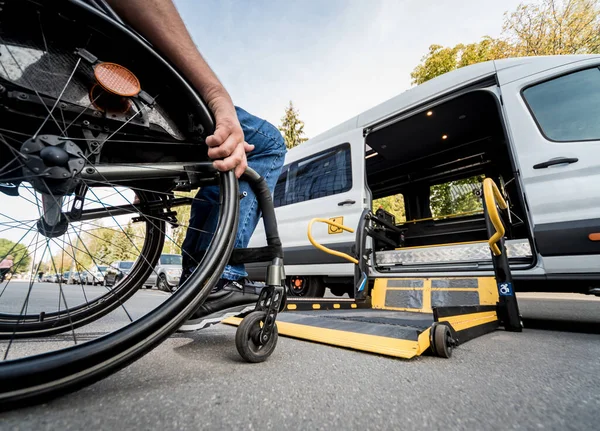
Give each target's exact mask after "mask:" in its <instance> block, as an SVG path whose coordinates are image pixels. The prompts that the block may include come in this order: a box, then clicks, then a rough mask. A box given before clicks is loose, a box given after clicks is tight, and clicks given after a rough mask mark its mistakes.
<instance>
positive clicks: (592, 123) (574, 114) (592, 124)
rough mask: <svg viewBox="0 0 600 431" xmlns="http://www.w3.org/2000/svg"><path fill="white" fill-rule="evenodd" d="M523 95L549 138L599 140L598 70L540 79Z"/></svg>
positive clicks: (599, 82)
mask: <svg viewBox="0 0 600 431" xmlns="http://www.w3.org/2000/svg"><path fill="white" fill-rule="evenodd" d="M523 95H524V96H525V100H527V103H528V104H529V107H530V108H531V110H532V111H533V114H534V116H535V118H536V120H537V122H538V124H539V125H540V128H541V129H542V132H543V133H544V134H545V135H546V136H547V137H548V138H549V139H551V140H553V141H584V140H593V139H600V121H599V120H600V69H598V68H594V69H586V70H582V71H580V72H575V73H571V74H569V75H565V76H561V77H560V78H556V79H553V80H551V81H546V82H543V83H541V84H538V85H535V86H533V87H530V88H528V89H526V90H525V91H523Z"/></svg>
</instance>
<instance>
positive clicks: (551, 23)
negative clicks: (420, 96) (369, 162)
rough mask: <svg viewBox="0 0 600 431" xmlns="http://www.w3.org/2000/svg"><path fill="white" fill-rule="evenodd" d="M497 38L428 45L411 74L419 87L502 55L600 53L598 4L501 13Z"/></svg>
mask: <svg viewBox="0 0 600 431" xmlns="http://www.w3.org/2000/svg"><path fill="white" fill-rule="evenodd" d="M502 29H503V30H502V34H501V36H500V37H499V38H497V39H494V38H491V37H489V36H484V37H483V38H482V40H481V41H479V42H475V43H471V44H467V45H465V44H458V45H456V46H454V47H444V46H441V45H431V46H430V47H429V51H428V52H427V54H425V56H424V57H423V58H422V59H421V63H420V64H419V65H418V66H417V67H415V69H414V70H413V71H412V73H411V78H412V82H413V84H422V83H424V82H426V81H429V80H430V79H432V78H435V77H436V76H439V75H442V74H444V73H447V72H450V71H452V70H454V69H457V68H459V67H463V66H468V65H471V64H475V63H480V62H483V61H489V60H496V59H501V58H506V57H522V56H532V55H557V54H592V53H593V54H596V53H600V0H541V1H540V2H534V3H521V4H520V5H519V6H518V7H517V9H516V10H514V11H513V12H506V13H505V15H504V25H503V27H502Z"/></svg>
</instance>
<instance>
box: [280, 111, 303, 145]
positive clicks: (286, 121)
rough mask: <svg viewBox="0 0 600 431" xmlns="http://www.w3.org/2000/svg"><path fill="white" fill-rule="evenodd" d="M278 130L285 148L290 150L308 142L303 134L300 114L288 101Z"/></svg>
mask: <svg viewBox="0 0 600 431" xmlns="http://www.w3.org/2000/svg"><path fill="white" fill-rule="evenodd" d="M279 130H280V131H281V133H282V134H283V139H284V140H285V146H286V147H287V148H288V149H290V148H294V147H296V146H298V145H300V144H301V143H302V142H305V141H307V140H308V138H307V137H306V136H305V134H304V121H302V120H300V113H299V112H298V110H297V109H296V108H294V104H293V103H292V101H291V100H290V104H289V105H288V107H287V108H285V114H284V116H283V117H282V118H281V125H280V126H279Z"/></svg>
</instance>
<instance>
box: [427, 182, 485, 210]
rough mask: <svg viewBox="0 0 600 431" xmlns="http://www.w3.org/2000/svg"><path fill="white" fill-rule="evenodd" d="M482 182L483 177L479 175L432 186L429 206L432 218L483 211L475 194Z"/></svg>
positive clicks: (481, 204)
mask: <svg viewBox="0 0 600 431" xmlns="http://www.w3.org/2000/svg"><path fill="white" fill-rule="evenodd" d="M482 182H483V176H482V175H479V176H476V177H472V178H465V179H463V180H458V181H450V182H448V183H445V184H438V185H435V186H432V187H431V196H430V202H429V205H430V208H431V214H432V215H433V217H443V216H448V215H451V214H460V213H466V212H473V211H483V203H482V201H481V198H480V197H478V196H477V195H476V194H475V191H476V190H479V189H481V184H482Z"/></svg>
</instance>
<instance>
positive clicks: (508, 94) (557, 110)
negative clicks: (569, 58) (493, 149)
mask: <svg viewBox="0 0 600 431" xmlns="http://www.w3.org/2000/svg"><path fill="white" fill-rule="evenodd" d="M595 63H596V64H594V61H593V60H588V61H585V62H576V63H571V64H569V65H565V66H562V67H558V68H553V69H550V70H547V71H546V72H542V73H536V74H534V75H532V76H529V77H527V78H523V79H520V80H517V81H512V82H508V83H506V84H502V82H501V84H502V86H501V89H502V95H503V98H504V109H505V113H506V116H507V118H508V122H509V127H510V132H511V134H512V137H513V139H512V144H513V145H514V150H515V151H514V153H515V154H516V157H517V161H518V165H519V171H520V173H521V177H522V181H523V185H524V192H525V197H526V199H527V203H528V206H529V211H530V216H531V219H532V222H533V229H534V236H535V241H536V246H537V248H538V252H539V253H540V254H541V255H542V257H543V263H544V267H545V269H546V271H547V273H549V274H552V273H554V274H559V273H594V272H598V270H599V263H600V68H599V67H598V66H599V64H598V59H595ZM500 76H501V75H500Z"/></svg>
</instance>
